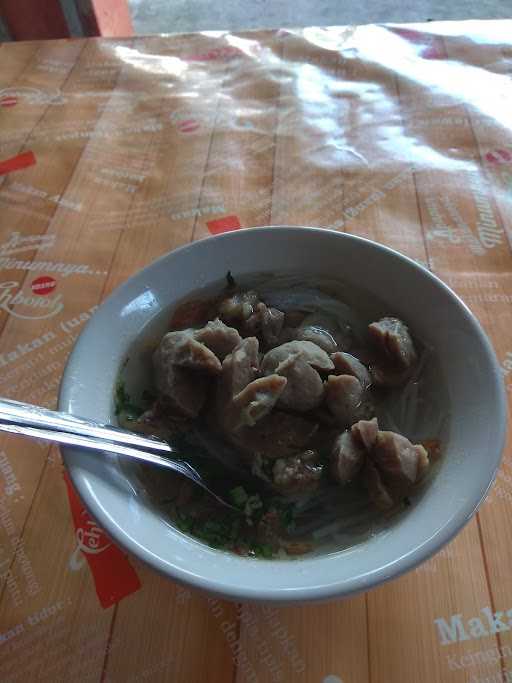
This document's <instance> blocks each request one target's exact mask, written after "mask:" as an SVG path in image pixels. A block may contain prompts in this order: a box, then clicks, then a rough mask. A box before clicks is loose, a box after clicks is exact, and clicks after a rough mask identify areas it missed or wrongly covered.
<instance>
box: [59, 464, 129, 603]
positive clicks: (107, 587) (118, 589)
mask: <svg viewBox="0 0 512 683" xmlns="http://www.w3.org/2000/svg"><path fill="white" fill-rule="evenodd" d="M64 481H65V482H66V488H67V492H68V498H69V505H70V508H71V515H72V517H73V524H74V526H75V535H76V539H77V544H78V546H79V547H80V548H81V549H82V554H83V556H84V557H85V559H86V560H87V564H88V565H89V569H90V570H91V574H92V578H93V580H94V585H95V587H96V593H97V595H98V599H99V601H100V604H101V606H102V607H104V608H107V607H111V606H112V605H115V604H116V603H117V602H119V601H120V600H122V599H123V598H126V597H127V596H128V595H131V594H132V593H135V592H136V591H138V590H139V588H140V587H141V583H140V580H139V577H138V576H137V573H136V571H135V569H134V568H133V567H132V565H131V564H130V563H129V561H128V558H127V557H126V555H125V554H124V553H123V552H122V551H121V550H120V549H119V548H118V547H117V546H116V545H114V544H113V543H112V541H111V540H110V538H109V537H108V536H107V534H106V533H105V532H104V531H103V530H102V529H100V528H99V527H98V526H97V525H96V522H95V521H94V520H93V519H92V517H91V516H90V515H89V513H88V512H87V510H86V509H85V507H84V506H83V504H82V501H81V500H80V498H79V497H78V494H77V493H76V491H75V489H74V487H73V484H72V483H71V479H70V478H69V475H68V473H67V472H64Z"/></svg>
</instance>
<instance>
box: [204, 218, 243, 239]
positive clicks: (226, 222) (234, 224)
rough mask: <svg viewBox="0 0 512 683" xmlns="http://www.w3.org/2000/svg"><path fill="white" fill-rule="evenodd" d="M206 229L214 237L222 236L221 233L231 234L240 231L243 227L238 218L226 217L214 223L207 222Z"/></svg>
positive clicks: (217, 219)
mask: <svg viewBox="0 0 512 683" xmlns="http://www.w3.org/2000/svg"><path fill="white" fill-rule="evenodd" d="M206 227H207V228H208V230H209V231H210V233H211V234H212V235H220V233H221V232H231V231H232V230H238V229H239V228H240V227H241V225H240V221H239V219H238V216H224V218H216V219H215V220H213V221H207V222H206Z"/></svg>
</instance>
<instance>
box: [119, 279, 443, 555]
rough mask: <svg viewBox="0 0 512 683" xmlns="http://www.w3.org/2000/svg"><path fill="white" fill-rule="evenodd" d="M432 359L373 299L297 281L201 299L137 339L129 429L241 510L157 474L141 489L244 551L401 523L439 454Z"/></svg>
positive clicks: (128, 390)
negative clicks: (175, 452) (177, 455)
mask: <svg viewBox="0 0 512 683" xmlns="http://www.w3.org/2000/svg"><path fill="white" fill-rule="evenodd" d="M443 392H444V388H443V385H442V381H441V378H440V375H439V372H438V370H437V363H436V359H435V353H434V351H433V350H431V349H428V348H427V347H426V346H425V345H424V344H423V343H422V342H421V340H420V339H418V338H416V336H415V334H414V330H411V329H409V327H408V325H407V321H405V320H402V319H401V318H400V317H399V316H398V315H395V314H394V312H393V311H387V310H385V309H384V308H383V306H382V305H381V304H380V302H378V301H377V300H374V299H372V298H369V297H368V296H367V295H366V294H365V293H364V292H363V291H354V289H353V288H352V289H351V288H348V287H346V286H344V285H343V283H341V282H338V281H328V280H323V279H321V280H319V279H315V280H314V281H305V280H304V278H301V277H300V276H296V275H287V276H281V277H273V276H269V275H268V274H267V275H261V276H255V277H253V278H251V279H250V280H249V281H245V280H244V281H238V278H236V277H233V276H232V275H231V273H228V275H227V278H226V281H225V283H223V285H222V286H219V287H214V288H212V289H211V290H210V291H206V292H205V291H202V292H198V293H196V294H195V295H194V296H193V297H191V298H189V299H188V300H187V301H184V302H182V303H181V304H180V305H178V306H177V307H175V309H174V310H173V311H170V312H169V315H168V316H165V318H164V317H162V318H160V319H159V320H158V321H156V323H155V324H153V325H151V326H150V327H149V328H148V329H146V330H144V331H143V332H142V333H141V338H140V340H139V342H138V344H137V345H136V346H135V347H134V348H133V349H132V352H131V354H130V357H129V358H128V359H127V361H126V363H125V366H124V367H123V370H122V372H121V375H120V381H119V383H118V386H117V389H116V412H117V415H118V419H119V422H120V423H121V424H122V425H123V426H125V427H127V428H129V429H133V430H135V431H140V432H143V433H146V434H152V435H155V436H159V437H161V438H164V439H166V440H168V441H169V442H171V443H173V444H174V445H178V446H179V447H180V450H181V452H182V453H183V458H184V459H186V460H187V461H188V462H189V463H190V464H192V465H193V466H194V467H195V468H196V469H198V470H199V471H200V472H201V474H202V475H203V476H204V477H205V478H206V479H207V480H208V481H210V482H211V484H212V487H214V489H215V490H218V491H220V492H222V494H223V495H224V496H225V497H226V498H227V499H228V500H229V501H230V502H231V503H232V505H233V506H234V507H235V508H236V511H235V510H234V511H230V510H229V509H228V508H227V507H224V506H222V505H220V504H219V503H217V502H216V501H215V499H214V498H213V497H211V496H209V495H208V494H207V493H205V492H204V491H203V490H202V489H200V488H199V487H198V486H196V485H194V484H193V483H191V482H189V481H187V480H185V479H183V478H181V477H179V476H178V475H174V474H173V473H172V472H169V471H166V470H163V469H161V468H157V467H149V466H148V467H140V468H138V470H137V473H136V476H137V484H136V488H137V490H138V491H140V492H144V494H145V495H148V496H149V497H150V499H151V500H152V502H153V504H154V505H156V506H157V507H158V509H159V510H161V513H162V514H164V515H165V516H166V517H168V519H169V520H170V521H171V522H172V523H173V524H174V525H175V526H177V527H178V528H179V529H181V530H182V531H183V532H185V533H187V534H190V535H192V536H194V537H196V538H198V539H200V540H201V541H203V542H205V543H207V544H209V545H211V546H213V547H216V548H222V549H225V550H228V551H231V552H234V553H237V554H240V555H245V556H250V557H263V558H269V559H270V558H276V557H277V558H290V557H294V556H299V555H304V554H305V553H312V552H320V551H322V552H323V551H325V550H334V549H337V550H339V549H342V548H346V547H349V546H353V545H355V544H357V543H358V542H360V541H361V540H363V539H365V538H367V537H368V535H369V534H372V533H376V532H377V531H379V530H380V531H381V530H383V529H385V528H386V526H387V525H388V524H390V523H391V522H392V521H393V520H396V519H398V518H399V517H400V514H406V509H407V508H408V507H409V506H410V505H411V504H414V502H415V500H416V498H418V497H419V496H420V495H421V490H422V488H423V487H424V486H425V484H426V482H427V481H428V480H429V479H430V478H431V476H432V472H433V470H434V469H435V468H434V464H435V462H436V461H437V460H438V459H439V457H440V451H441V448H440V440H439V439H440V436H441V428H442V424H443V423H442V419H443V418H446V415H444V416H443V415H442V414H441V410H440V406H441V405H443V401H442V400H441V397H442V395H443Z"/></svg>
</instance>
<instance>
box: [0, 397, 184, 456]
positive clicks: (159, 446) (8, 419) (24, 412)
mask: <svg viewBox="0 0 512 683" xmlns="http://www.w3.org/2000/svg"><path fill="white" fill-rule="evenodd" d="M0 422H3V423H10V424H14V425H18V426H20V427H34V428H43V429H45V430H47V431H48V432H49V431H53V430H57V431H62V432H66V433H67V434H76V435H82V436H88V437H97V438H99V439H103V440H106V441H108V442H110V443H111V444H112V443H115V444H121V445H124V446H128V447H132V448H143V449H145V450H150V451H153V452H155V453H162V454H167V455H169V454H172V453H175V449H174V448H172V446H170V445H169V444H168V443H166V442H165V441H161V440H160V439H157V438H154V437H148V436H142V435H140V434H135V433H134V432H129V431H127V430H124V429H118V428H117V427H112V426H111V425H104V424H101V423H99V422H95V421H94V420H87V419H85V418H83V417H76V416H74V415H70V414H69V413H60V412H57V411H55V410H47V409H46V408H41V407H40V406H35V405H32V404H30V403H21V402H20V401H11V400H10V399H6V398H0ZM3 431H8V430H6V429H4V430H3ZM18 433H21V432H18ZM27 436H29V434H27ZM30 436H33V435H32V434H30ZM41 438H49V437H41ZM54 440H56V439H54ZM60 443H67V442H63V441H60ZM111 450H112V449H111ZM115 452H119V451H115Z"/></svg>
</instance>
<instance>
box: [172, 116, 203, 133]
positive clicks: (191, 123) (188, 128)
mask: <svg viewBox="0 0 512 683" xmlns="http://www.w3.org/2000/svg"><path fill="white" fill-rule="evenodd" d="M177 128H178V130H179V131H180V133H193V132H194V131H195V130H197V129H198V128H199V122H198V121H196V120H195V119H185V121H179V122H178V124H177Z"/></svg>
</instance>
